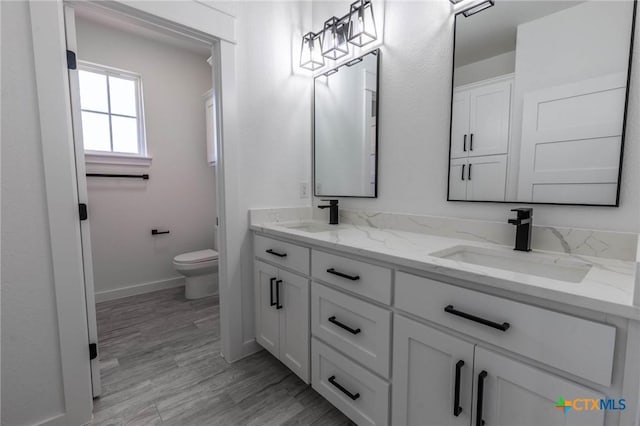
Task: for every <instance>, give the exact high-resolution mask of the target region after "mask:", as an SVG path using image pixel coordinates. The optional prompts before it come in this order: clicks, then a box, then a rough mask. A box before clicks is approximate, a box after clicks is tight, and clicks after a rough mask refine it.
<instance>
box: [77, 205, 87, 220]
mask: <svg viewBox="0 0 640 426" xmlns="http://www.w3.org/2000/svg"><path fill="white" fill-rule="evenodd" d="M78 211H79V212H80V220H87V219H88V218H89V213H88V212H87V205H86V204H85V203H80V204H78Z"/></svg>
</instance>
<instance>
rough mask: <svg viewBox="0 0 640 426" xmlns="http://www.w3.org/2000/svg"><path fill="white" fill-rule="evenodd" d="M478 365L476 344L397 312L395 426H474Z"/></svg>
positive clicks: (394, 358) (394, 382) (394, 390)
mask: <svg viewBox="0 0 640 426" xmlns="http://www.w3.org/2000/svg"><path fill="white" fill-rule="evenodd" d="M460 361H462V364H459V363H460ZM472 369H473V345H472V344H471V343H468V342H465V341H463V340H460V339H457V338H455V337H452V336H449V335H447V334H444V333H442V332H440V331H437V330H435V329H433V328H431V327H428V326H426V325H423V324H419V323H417V322H415V321H411V320H409V319H406V318H403V317H401V316H399V315H396V317H395V326H394V353H393V408H392V410H391V411H392V413H393V422H392V424H394V425H407V426H422V425H438V426H445V425H458V426H462V425H465V426H468V425H469V421H470V419H471V406H472V400H471V399H472V396H471V394H472V392H471V391H472V388H471V384H472V381H473V378H472ZM457 378H458V379H459V386H456V381H457ZM456 388H457V389H458V393H456ZM456 395H458V397H457V398H456ZM456 400H457V402H458V403H457V404H456ZM454 410H455V412H454ZM513 424H517V423H513Z"/></svg>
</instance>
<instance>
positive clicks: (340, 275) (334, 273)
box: [327, 268, 360, 281]
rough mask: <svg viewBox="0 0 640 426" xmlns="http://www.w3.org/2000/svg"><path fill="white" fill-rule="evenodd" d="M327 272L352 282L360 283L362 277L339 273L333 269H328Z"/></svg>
mask: <svg viewBox="0 0 640 426" xmlns="http://www.w3.org/2000/svg"><path fill="white" fill-rule="evenodd" d="M327 272H328V273H330V274H333V275H337V276H339V277H342V278H346V279H348V280H351V281H358V280H359V279H360V275H348V274H345V273H343V272H338V271H336V270H335V269H333V268H329V269H327Z"/></svg>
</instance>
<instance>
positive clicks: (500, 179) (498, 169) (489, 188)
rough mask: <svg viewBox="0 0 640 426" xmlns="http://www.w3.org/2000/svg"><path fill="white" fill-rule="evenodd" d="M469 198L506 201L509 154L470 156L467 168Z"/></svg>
mask: <svg viewBox="0 0 640 426" xmlns="http://www.w3.org/2000/svg"><path fill="white" fill-rule="evenodd" d="M466 175H467V200H478V201H504V194H505V189H506V179H507V156H506V155H489V156H487V157H475V158H474V157H469V163H468V165H467V170H466Z"/></svg>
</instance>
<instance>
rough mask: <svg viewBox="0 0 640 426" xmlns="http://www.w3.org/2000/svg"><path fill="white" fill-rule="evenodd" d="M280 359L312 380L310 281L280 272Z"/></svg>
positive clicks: (294, 370)
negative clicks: (310, 370) (310, 368)
mask: <svg viewBox="0 0 640 426" xmlns="http://www.w3.org/2000/svg"><path fill="white" fill-rule="evenodd" d="M278 286H279V301H280V306H282V309H281V310H280V312H281V313H280V354H279V357H280V361H282V362H283V363H284V364H285V365H286V366H287V367H289V368H290V369H291V370H292V371H293V372H294V373H296V374H297V375H298V376H299V377H300V378H301V379H302V380H304V381H305V382H306V383H309V333H310V325H309V280H307V279H306V278H303V277H300V276H298V275H295V274H291V273H289V272H285V271H283V270H279V271H278Z"/></svg>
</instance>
